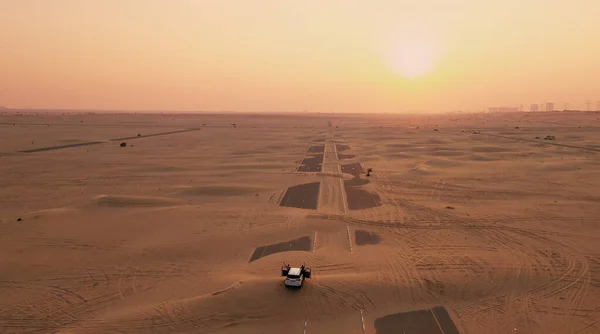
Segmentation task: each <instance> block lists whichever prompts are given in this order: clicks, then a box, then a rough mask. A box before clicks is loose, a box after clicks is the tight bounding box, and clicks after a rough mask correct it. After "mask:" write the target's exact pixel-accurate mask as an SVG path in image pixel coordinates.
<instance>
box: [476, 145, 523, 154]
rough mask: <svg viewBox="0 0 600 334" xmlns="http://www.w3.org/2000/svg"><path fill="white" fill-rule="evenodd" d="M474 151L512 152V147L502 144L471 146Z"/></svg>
mask: <svg viewBox="0 0 600 334" xmlns="http://www.w3.org/2000/svg"><path fill="white" fill-rule="evenodd" d="M471 151H472V152H479V153H493V152H511V151H513V150H512V149H510V148H507V147H502V146H475V147H472V148H471Z"/></svg>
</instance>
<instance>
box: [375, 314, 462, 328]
mask: <svg viewBox="0 0 600 334" xmlns="http://www.w3.org/2000/svg"><path fill="white" fill-rule="evenodd" d="M438 324H439V325H438ZM375 331H376V334H396V333H420V334H459V332H458V330H457V329H456V326H455V325H454V322H452V319H450V315H449V314H448V312H447V311H446V309H445V308H444V307H434V308H433V309H427V310H419V311H410V312H403V313H396V314H390V315H386V316H384V317H381V318H377V319H376V320H375Z"/></svg>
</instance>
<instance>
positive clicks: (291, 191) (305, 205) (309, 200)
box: [279, 182, 321, 210]
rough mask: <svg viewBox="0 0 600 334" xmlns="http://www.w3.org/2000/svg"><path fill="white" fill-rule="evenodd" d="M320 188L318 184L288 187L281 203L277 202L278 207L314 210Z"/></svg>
mask: <svg viewBox="0 0 600 334" xmlns="http://www.w3.org/2000/svg"><path fill="white" fill-rule="evenodd" d="M320 187H321V183H320V182H313V183H306V184H300V185H297V186H293V187H289V188H288V189H287V190H286V192H285V194H284V195H283V198H282V199H281V202H279V206H286V207H292V208H299V209H311V210H316V209H317V205H318V202H319V189H320Z"/></svg>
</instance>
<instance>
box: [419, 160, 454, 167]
mask: <svg viewBox="0 0 600 334" xmlns="http://www.w3.org/2000/svg"><path fill="white" fill-rule="evenodd" d="M425 165H427V166H429V167H435V168H448V167H456V166H459V165H461V164H460V163H458V162H456V161H450V160H442V159H433V160H429V161H426V162H425Z"/></svg>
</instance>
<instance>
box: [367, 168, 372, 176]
mask: <svg viewBox="0 0 600 334" xmlns="http://www.w3.org/2000/svg"><path fill="white" fill-rule="evenodd" d="M372 171H373V168H367V176H371V172H372Z"/></svg>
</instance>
